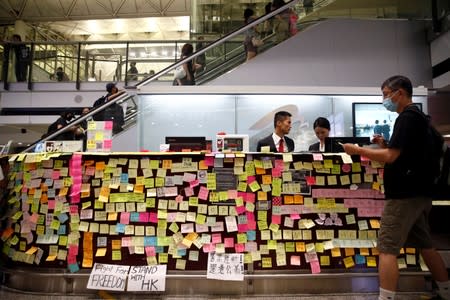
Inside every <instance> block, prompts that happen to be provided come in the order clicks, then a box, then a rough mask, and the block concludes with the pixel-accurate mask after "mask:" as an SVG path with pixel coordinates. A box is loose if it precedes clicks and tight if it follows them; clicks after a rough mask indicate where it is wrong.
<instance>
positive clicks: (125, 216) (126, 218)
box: [120, 211, 130, 224]
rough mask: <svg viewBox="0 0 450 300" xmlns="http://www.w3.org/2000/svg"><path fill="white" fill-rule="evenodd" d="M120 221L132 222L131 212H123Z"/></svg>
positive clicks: (122, 222) (123, 222)
mask: <svg viewBox="0 0 450 300" xmlns="http://www.w3.org/2000/svg"><path fill="white" fill-rule="evenodd" d="M120 223H121V224H130V213H129V212H126V211H124V212H121V213H120Z"/></svg>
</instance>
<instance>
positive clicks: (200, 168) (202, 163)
mask: <svg viewBox="0 0 450 300" xmlns="http://www.w3.org/2000/svg"><path fill="white" fill-rule="evenodd" d="M198 168H199V170H208V166H207V165H206V163H205V161H204V160H201V161H199V163H198Z"/></svg>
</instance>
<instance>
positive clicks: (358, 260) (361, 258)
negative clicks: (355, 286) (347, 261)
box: [355, 254, 366, 265]
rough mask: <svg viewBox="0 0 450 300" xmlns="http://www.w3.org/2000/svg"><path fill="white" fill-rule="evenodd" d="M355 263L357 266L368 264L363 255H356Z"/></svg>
mask: <svg viewBox="0 0 450 300" xmlns="http://www.w3.org/2000/svg"><path fill="white" fill-rule="evenodd" d="M355 263H356V264H357V265H363V264H365V263H366V258H365V257H364V256H362V255H361V254H356V255H355Z"/></svg>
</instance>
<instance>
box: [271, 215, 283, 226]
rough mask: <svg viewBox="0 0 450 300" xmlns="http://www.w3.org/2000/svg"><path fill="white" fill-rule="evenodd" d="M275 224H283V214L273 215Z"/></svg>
mask: <svg viewBox="0 0 450 300" xmlns="http://www.w3.org/2000/svg"><path fill="white" fill-rule="evenodd" d="M272 223H273V224H281V215H272Z"/></svg>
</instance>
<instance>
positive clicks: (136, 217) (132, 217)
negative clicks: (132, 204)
mask: <svg viewBox="0 0 450 300" xmlns="http://www.w3.org/2000/svg"><path fill="white" fill-rule="evenodd" d="M130 222H139V213H138V212H132V213H131V215H130Z"/></svg>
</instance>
